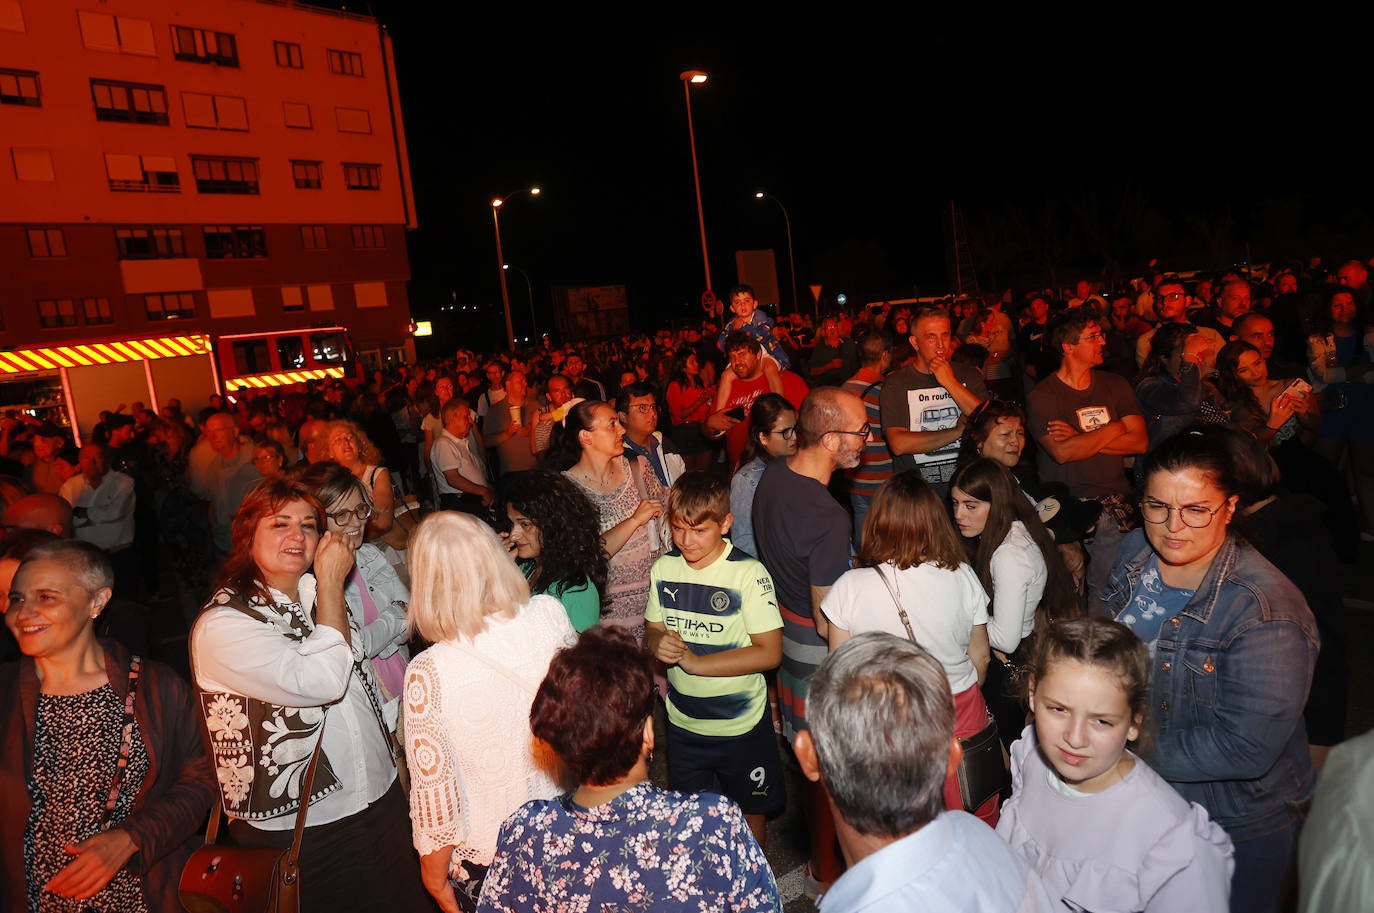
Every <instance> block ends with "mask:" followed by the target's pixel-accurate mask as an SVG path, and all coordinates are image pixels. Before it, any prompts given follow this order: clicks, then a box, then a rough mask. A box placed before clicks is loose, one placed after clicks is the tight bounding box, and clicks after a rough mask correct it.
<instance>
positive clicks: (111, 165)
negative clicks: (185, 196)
mask: <svg viewBox="0 0 1374 913" xmlns="http://www.w3.org/2000/svg"><path fill="white" fill-rule="evenodd" d="M105 171H106V174H107V175H108V177H109V180H110V189H111V190H121V191H124V190H130V191H142V192H144V193H181V175H179V174H177V163H176V160H175V159H173V158H172V157H171V156H169V155H122V154H117V153H113V152H107V153H105Z"/></svg>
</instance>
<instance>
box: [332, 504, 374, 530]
mask: <svg viewBox="0 0 1374 913" xmlns="http://www.w3.org/2000/svg"><path fill="white" fill-rule="evenodd" d="M328 516H329V519H331V520H333V521H334V522H335V523H337V524H338V525H339V526H346V525H348V521H349V520H357V521H358V522H359V523H366V522H367V521H368V520H370V519H372V508H370V507H368V506H367V505H366V504H359V505H358V506H357V507H354V508H352V509H348V508H345V509H344V510H333V511H330V512H329V514H328Z"/></svg>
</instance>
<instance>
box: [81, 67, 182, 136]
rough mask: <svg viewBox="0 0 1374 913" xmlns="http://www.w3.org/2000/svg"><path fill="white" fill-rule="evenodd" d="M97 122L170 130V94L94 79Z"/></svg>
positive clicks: (134, 84)
mask: <svg viewBox="0 0 1374 913" xmlns="http://www.w3.org/2000/svg"><path fill="white" fill-rule="evenodd" d="M91 97H92V98H94V99H95V119H96V120H113V121H126V122H128V123H131V124H160V125H162V126H164V127H165V126H167V123H168V121H167V92H166V90H164V89H163V88H162V86H154V85H145V84H144V83H139V82H115V81H114V80H110V79H92V80H91Z"/></svg>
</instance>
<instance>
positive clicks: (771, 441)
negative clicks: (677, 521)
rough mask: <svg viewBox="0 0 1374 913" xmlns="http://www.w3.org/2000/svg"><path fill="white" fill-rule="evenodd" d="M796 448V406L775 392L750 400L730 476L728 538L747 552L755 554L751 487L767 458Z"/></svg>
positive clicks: (755, 544) (785, 454) (756, 551)
mask: <svg viewBox="0 0 1374 913" xmlns="http://www.w3.org/2000/svg"><path fill="white" fill-rule="evenodd" d="M796 452H797V410H796V409H794V408H792V404H791V403H789V402H788V401H787V400H786V399H784V398H783V397H781V396H780V395H778V394H777V393H765V394H763V395H762V396H760V397H759V398H758V399H756V400H754V405H753V406H752V407H751V408H750V411H749V442H748V443H747V444H745V445H744V452H743V453H742V454H740V458H739V468H738V469H736V470H735V474H734V475H733V476H731V477H730V513H732V514H733V515H734V517H735V522H734V524H733V525H732V526H731V527H730V542H731V543H732V544H733V545H734V546H735V548H737V549H740V550H741V551H743V552H745V553H746V554H749V555H755V556H757V555H758V543H756V542H755V541H754V519H753V509H754V491H755V489H757V488H758V487H759V477H760V476H762V475H763V470H764V467H765V466H767V465H768V463H769V461H770V460H773V459H776V458H777V457H789V456H791V455H792V454H794V453H796Z"/></svg>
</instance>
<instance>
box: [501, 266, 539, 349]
mask: <svg viewBox="0 0 1374 913" xmlns="http://www.w3.org/2000/svg"><path fill="white" fill-rule="evenodd" d="M501 268H502V269H503V270H505V269H513V270H515V271H516V272H517V273H519V274H520V275H521V276H523V277H524V278H525V293H526V294H528V295H529V296H530V333H531V334H532V335H534V336H538V335H539V322H538V321H537V320H535V319H534V286H533V285H531V284H530V274H529V273H527V272H525V271H524V270H523V269H521V268H520V267H518V266H511V265H510V264H509V263H507V264H505V265H504V266H502V267H501Z"/></svg>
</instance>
